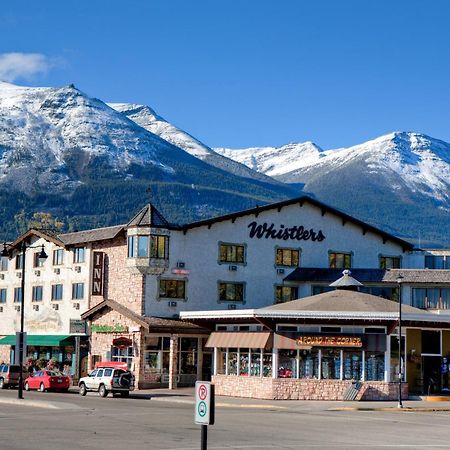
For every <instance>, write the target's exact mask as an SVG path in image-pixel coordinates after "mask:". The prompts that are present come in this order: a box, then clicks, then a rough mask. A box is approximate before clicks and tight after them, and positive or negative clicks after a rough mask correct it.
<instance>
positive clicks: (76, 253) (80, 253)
mask: <svg viewBox="0 0 450 450" xmlns="http://www.w3.org/2000/svg"><path fill="white" fill-rule="evenodd" d="M85 250H86V249H85V248H84V247H75V248H74V249H73V262H74V263H75V264H79V263H84V261H85V258H86V255H85V253H86V251H85Z"/></svg>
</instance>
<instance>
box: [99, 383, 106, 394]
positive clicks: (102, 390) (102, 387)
mask: <svg viewBox="0 0 450 450" xmlns="http://www.w3.org/2000/svg"><path fill="white" fill-rule="evenodd" d="M98 395H100V397H106V396H107V395H108V391H107V390H106V388H105V385H104V384H101V385H100V387H99V388H98Z"/></svg>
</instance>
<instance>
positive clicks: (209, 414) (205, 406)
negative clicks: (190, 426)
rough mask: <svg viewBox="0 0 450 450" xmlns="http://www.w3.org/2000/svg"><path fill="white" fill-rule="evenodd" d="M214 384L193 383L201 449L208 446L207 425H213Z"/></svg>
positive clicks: (205, 448)
mask: <svg viewBox="0 0 450 450" xmlns="http://www.w3.org/2000/svg"><path fill="white" fill-rule="evenodd" d="M214 409H215V401H214V385H213V384H211V383H210V382H209V381H196V383H195V423H196V424H198V425H201V426H202V436H201V447H200V448H201V450H207V448H208V425H214V412H215V411H214Z"/></svg>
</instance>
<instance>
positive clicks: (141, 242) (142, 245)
mask: <svg viewBox="0 0 450 450" xmlns="http://www.w3.org/2000/svg"><path fill="white" fill-rule="evenodd" d="M137 242H138V247H137V256H138V258H148V254H149V253H148V243H149V237H148V236H138V240H137Z"/></svg>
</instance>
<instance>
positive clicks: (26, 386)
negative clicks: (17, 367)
mask: <svg viewBox="0 0 450 450" xmlns="http://www.w3.org/2000/svg"><path fill="white" fill-rule="evenodd" d="M25 390H26V391H29V390H30V385H29V384H28V382H26V383H25Z"/></svg>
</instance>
